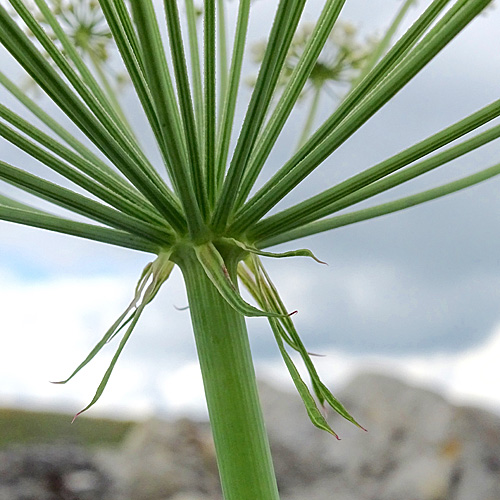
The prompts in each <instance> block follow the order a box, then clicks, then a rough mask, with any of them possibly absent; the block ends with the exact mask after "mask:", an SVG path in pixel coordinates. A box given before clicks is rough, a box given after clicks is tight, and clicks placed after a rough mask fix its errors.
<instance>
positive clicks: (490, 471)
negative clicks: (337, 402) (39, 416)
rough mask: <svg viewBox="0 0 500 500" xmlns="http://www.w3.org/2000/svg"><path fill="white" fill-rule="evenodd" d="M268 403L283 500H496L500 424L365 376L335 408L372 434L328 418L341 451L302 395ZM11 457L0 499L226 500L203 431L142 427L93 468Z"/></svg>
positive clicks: (0, 477)
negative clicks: (311, 416)
mask: <svg viewBox="0 0 500 500" xmlns="http://www.w3.org/2000/svg"><path fill="white" fill-rule="evenodd" d="M261 399H262V401H263V406H264V413H265V415H266V421H267V426H268V430H269V434H270V440H271V447H272V450H273V457H274V460H275V467H276V472H277V477H278V484H279V488H280V491H281V498H282V500H304V499H306V498H307V499H309V498H310V499H313V500H332V499H335V500H500V418H499V417H498V416H496V415H493V414H491V413H488V412H486V411H482V410H478V409H474V408H467V407H456V406H453V405H451V404H450V403H448V402H447V401H446V400H445V399H444V398H442V397H441V396H439V395H437V394H435V393H432V392H430V391H427V390H423V389H420V388H415V387H412V386H411V385H408V384H405V383H403V382H401V381H398V380H396V379H393V378H390V377H387V376H382V375H376V374H365V375H360V376H358V377H357V378H356V379H355V380H353V381H352V382H351V383H350V384H349V385H348V386H347V387H346V388H345V390H344V391H343V393H342V394H340V399H341V401H343V403H344V404H345V405H346V407H348V408H349V410H350V411H351V412H352V413H353V414H354V415H355V416H356V418H357V419H358V420H359V421H360V422H361V423H362V424H363V425H364V426H365V427H366V428H367V429H368V432H366V433H365V432H363V431H361V430H359V429H358V428H356V427H354V426H352V425H351V424H348V423H347V422H345V421H342V420H341V419H337V418H335V417H332V418H331V420H332V425H333V427H334V429H335V430H336V431H338V433H339V435H340V436H341V438H342V440H341V441H336V440H335V439H334V438H332V437H330V436H329V435H327V434H326V433H324V432H321V431H319V430H317V429H315V428H314V427H313V426H312V425H311V424H310V423H309V421H308V419H307V416H306V414H305V410H304V408H303V406H302V403H301V401H300V399H299V397H298V396H297V395H296V394H287V393H283V392H280V391H277V390H276V389H273V388H272V387H270V386H267V385H262V387H261ZM56 451H57V452H56ZM9 453H10V454H9ZM16 453H17V455H16ZM16 453H15V452H14V451H10V452H4V453H2V454H0V500H32V499H33V500H35V499H36V500H65V499H71V500H90V499H92V500H100V499H104V498H106V500H221V493H220V488H219V484H218V476H217V470H216V465H215V453H214V448H213V443H212V440H211V436H210V429H209V427H208V424H206V423H195V422H193V421H190V420H187V419H182V420H178V421H175V422H163V421H159V420H151V421H148V422H144V423H141V424H139V425H137V426H136V427H135V428H134V429H133V430H132V431H131V433H130V434H129V436H128V437H127V438H126V439H125V441H124V442H123V443H122V445H121V447H120V449H118V450H116V449H115V450H100V451H99V452H98V453H97V454H96V455H95V456H94V457H93V460H91V459H90V458H89V457H88V456H86V455H84V454H83V452H82V451H81V450H78V449H74V448H73V449H71V448H69V449H68V450H67V451H65V452H63V451H62V450H61V449H59V450H55V449H51V448H48V447H45V448H43V447H40V448H39V449H35V448H33V449H30V450H27V451H26V453H24V454H23V453H20V452H16ZM103 471H106V472H103ZM6 477H7V478H10V479H8V481H6V480H5V478H6ZM39 477H44V478H45V481H46V487H45V489H40V486H36V485H35V482H36V481H35V478H39ZM29 478H31V479H29ZM47 478H48V479H47ZM51 478H57V480H56V479H51ZM28 479H29V480H28ZM112 483H114V484H115V485H118V486H119V490H118V489H116V488H115V489H114V490H113V489H112V488H111V484H112ZM50 485H52V486H50ZM49 486H50V487H49ZM56 486H57V487H56ZM23 488H24V489H23ZM30 488H31V490H30ZM37 488H38V489H37ZM51 488H52V490H51ZM57 488H59V490H58V491H59V493H58V494H59V496H57V495H56V494H55V493H54V491H55V490H56V489H57ZM21 490H22V491H26V492H28V493H26V494H24V493H23V494H22V495H21V494H18V495H17V496H16V494H15V492H16V491H17V492H19V491H21ZM35 490H36V491H37V493H36V494H32V493H29V492H30V491H35ZM70 490H71V491H70ZM68 492H69V493H68ZM120 492H121V493H120ZM118 493H120V494H118ZM9 495H10V496H9ZM23 495H24V496H23ZM30 495H31V496H30ZM51 495H52V496H51ZM64 495H67V496H64ZM256 500H258V499H256Z"/></svg>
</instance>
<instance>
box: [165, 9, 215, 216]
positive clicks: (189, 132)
mask: <svg viewBox="0 0 500 500" xmlns="http://www.w3.org/2000/svg"><path fill="white" fill-rule="evenodd" d="M164 6H165V14H166V18H167V27H168V33H169V40H170V53H171V55H172V60H173V65H174V72H175V78H176V83H177V95H178V97H179V103H180V109H181V117H182V125H183V130H184V138H185V142H186V144H187V150H188V161H189V167H190V172H191V180H192V183H193V186H194V191H195V196H196V199H197V200H198V204H199V208H200V212H201V215H202V217H203V218H205V217H206V214H207V195H206V190H205V179H204V178H203V171H202V166H201V158H200V148H199V140H200V138H199V137H198V132H197V128H196V121H195V117H194V111H193V103H192V99H191V91H190V88H189V78H188V69H187V65H186V57H185V54H184V43H183V41H182V33H181V26H180V21H179V11H178V9H177V0H174V1H172V0H165V1H164Z"/></svg>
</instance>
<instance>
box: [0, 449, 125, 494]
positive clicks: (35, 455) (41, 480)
mask: <svg viewBox="0 0 500 500" xmlns="http://www.w3.org/2000/svg"><path fill="white" fill-rule="evenodd" d="M114 498H116V497H115V496H114V492H113V488H112V481H111V480H110V478H109V477H108V476H107V475H106V474H105V473H104V472H103V471H102V470H101V469H100V468H99V466H98V465H97V464H96V462H95V461H94V460H93V459H92V457H91V456H90V455H89V453H88V452H87V451H85V450H84V449H82V448H81V447H78V446H71V445H66V444H58V445H37V446H17V447H11V448H8V449H7V450H3V451H2V452H0V500H111V499H114Z"/></svg>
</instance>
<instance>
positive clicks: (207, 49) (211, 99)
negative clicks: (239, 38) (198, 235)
mask: <svg viewBox="0 0 500 500" xmlns="http://www.w3.org/2000/svg"><path fill="white" fill-rule="evenodd" d="M215 31H216V23H215V0H206V1H205V3H204V10H203V40H204V51H203V54H204V63H205V64H204V82H205V94H204V98H205V99H204V103H205V109H204V119H205V121H204V127H203V128H204V141H205V146H204V148H203V153H204V167H205V175H206V178H207V192H208V199H209V203H210V208H211V209H213V207H214V205H215V200H216V196H217V194H216V186H217V170H216V165H215V141H216V132H217V121H216V114H217V111H216V110H217V106H216V85H215V75H216V60H217V54H216V50H215V49H216V47H215V35H216V33H215Z"/></svg>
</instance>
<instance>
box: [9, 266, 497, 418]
mask: <svg viewBox="0 0 500 500" xmlns="http://www.w3.org/2000/svg"><path fill="white" fill-rule="evenodd" d="M0 279H1V281H2V285H3V286H2V287H1V288H0V303H1V304H2V332H3V333H2V341H1V349H0V379H1V380H2V383H1V385H0V403H1V404H2V405H14V406H18V405H21V406H24V405H34V406H38V407H46V408H47V407H52V408H64V409H65V410H69V411H77V410H79V409H80V408H81V407H83V406H84V405H86V404H87V403H88V402H89V401H90V398H91V397H92V396H93V394H94V390H95V388H96V387H97V385H98V383H99V381H100V378H101V377H102V374H103V373H104V371H105V370H106V368H107V365H108V363H109V361H110V357H111V355H112V352H113V347H114V345H111V346H110V349H108V350H106V352H105V353H103V355H101V356H99V357H98V358H96V359H95V360H94V361H93V362H92V364H91V365H90V366H89V367H88V368H87V369H86V370H85V374H82V375H81V376H79V377H76V378H75V379H74V380H72V381H71V382H70V383H69V384H67V385H65V386H54V385H52V384H49V383H48V381H49V380H51V379H52V380H53V379H55V378H58V377H63V376H66V375H67V374H69V373H70V372H71V370H72V369H74V367H75V366H76V364H77V363H79V362H80V361H81V359H83V357H84V356H85V355H86V354H87V352H88V350H89V349H90V347H91V346H92V345H93V343H94V342H95V341H96V340H97V339H98V338H99V337H100V335H102V334H103V332H104V331H105V330H106V328H107V327H108V326H109V325H110V324H111V323H112V321H113V320H114V319H115V318H116V317H117V315H118V314H119V313H120V312H121V311H122V310H123V308H124V307H125V306H126V304H127V303H128V301H129V300H130V294H131V291H132V288H133V285H134V283H132V282H129V281H127V280H126V279H119V278H116V277H89V278H80V279H77V280H76V279H72V280H66V279H53V280H49V281H43V282H36V283H25V282H22V281H20V280H17V279H15V278H14V277H13V276H11V275H9V273H8V272H6V271H5V270H0ZM168 285H170V284H167V286H168ZM171 285H172V288H173V290H177V291H179V283H176V282H174V283H172V284H171ZM160 302H162V303H157V304H156V306H153V307H158V308H160V307H161V308H162V310H165V302H164V300H162V299H161V297H160ZM171 309H172V311H173V313H174V314H172V315H171V316H172V318H181V319H177V320H176V319H174V322H175V323H174V324H173V325H171V327H169V328H168V331H165V330H164V325H163V324H162V325H160V326H157V328H159V332H160V333H158V332H156V333H154V332H153V333H151V334H150V335H145V332H137V335H136V336H135V337H134V336H133V340H132V341H133V342H134V344H133V345H131V346H130V349H129V350H127V349H126V351H125V352H124V356H123V359H122V360H121V362H119V363H118V365H117V368H116V372H115V373H114V374H113V377H112V378H111V381H110V383H109V386H108V388H107V390H106V391H105V394H104V396H103V398H102V399H101V401H99V403H98V404H97V405H96V407H95V409H94V410H93V413H94V414H99V413H101V414H102V413H105V414H113V415H116V416H122V417H129V416H135V417H137V416H142V415H145V414H151V413H154V412H162V413H164V412H167V411H168V412H172V413H175V414H179V413H184V412H187V413H190V414H194V415H197V416H201V415H205V404H204V401H203V385H202V380H201V374H200V371H199V367H198V364H197V362H196V359H195V357H194V354H192V356H191V357H190V355H185V354H184V355H179V356H177V351H175V350H174V352H166V351H164V350H163V348H162V349H155V345H158V344H157V342H158V343H159V342H160V339H161V338H162V336H168V337H171V338H173V339H175V340H176V342H179V343H180V342H184V343H188V344H190V343H192V339H191V336H190V335H186V336H184V337H182V335H181V334H183V333H184V332H183V330H186V329H187V328H188V323H189V318H188V316H187V314H186V313H184V315H181V314H179V313H178V312H177V311H175V310H174V309H173V308H171ZM152 315H153V316H152V317H157V311H156V310H155V311H153V312H152ZM148 323H150V320H148V319H147V318H146V324H148ZM160 327H161V328H160ZM148 329H149V328H148ZM179 338H181V339H182V338H183V339H184V340H179ZM132 341H131V342H132ZM144 342H150V343H151V344H152V345H150V346H149V347H148V349H149V351H147V352H141V353H139V354H138V353H137V352H136V350H135V349H134V347H136V346H138V345H140V344H142V343H144ZM179 346H180V344H179ZM175 347H176V346H175V345H174V346H173V348H175ZM148 352H150V353H151V354H150V356H151V358H150V359H149V360H146V355H147V354H148ZM326 354H327V355H326V356H325V357H318V358H315V363H316V364H317V366H318V369H319V371H320V373H322V374H323V376H324V378H325V381H327V382H329V383H330V385H331V387H332V389H333V390H334V392H335V391H337V390H338V388H339V387H340V386H341V385H343V384H344V383H345V382H346V381H347V379H348V378H350V377H351V376H352V375H353V374H354V373H355V372H357V371H360V370H378V371H385V372H389V373H393V374H399V375H400V376H402V377H404V378H407V379H408V380H411V381H413V382H415V383H418V384H422V385H425V386H429V387H431V388H434V389H438V390H440V391H441V392H443V393H445V394H447V395H448V396H449V397H451V398H452V399H453V400H454V401H457V402H472V403H474V404H477V405H480V406H487V407H490V408H494V409H496V410H499V411H500V394H499V392H498V386H499V384H500V370H499V368H498V359H500V325H499V326H498V327H497V328H496V329H495V330H494V331H493V333H492V335H491V336H490V337H489V339H488V340H487V342H485V343H483V344H482V345H479V346H477V347H474V348H471V349H469V350H466V351H463V352H460V353H457V354H430V355H421V356H420V355H419V356H375V355H373V356H366V355H348V354H345V353H342V352H340V351H337V350H330V351H328V352H326ZM257 365H258V366H257V372H258V373H259V374H260V375H261V376H267V377H270V378H272V379H273V380H274V381H275V382H277V383H279V384H283V385H284V386H287V387H291V382H290V380H289V377H288V375H287V373H286V370H285V368H284V366H283V363H282V362H281V361H280V360H276V359H272V360H270V361H268V362H263V361H259V360H258V362H257Z"/></svg>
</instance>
